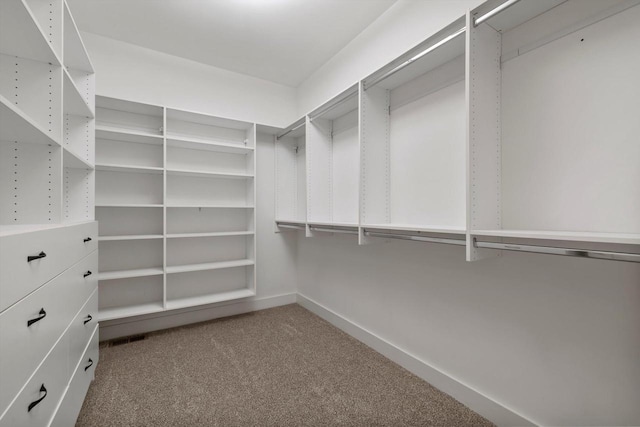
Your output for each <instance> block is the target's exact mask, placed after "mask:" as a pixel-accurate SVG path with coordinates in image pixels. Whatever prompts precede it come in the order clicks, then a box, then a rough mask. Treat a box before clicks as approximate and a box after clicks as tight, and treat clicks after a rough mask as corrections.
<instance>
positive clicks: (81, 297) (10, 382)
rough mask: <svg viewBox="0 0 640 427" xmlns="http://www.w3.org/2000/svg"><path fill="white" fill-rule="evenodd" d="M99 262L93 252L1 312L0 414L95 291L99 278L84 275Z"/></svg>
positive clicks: (95, 253) (92, 269)
mask: <svg viewBox="0 0 640 427" xmlns="http://www.w3.org/2000/svg"><path fill="white" fill-rule="evenodd" d="M97 263H98V253H97V251H94V252H92V253H91V254H90V255H89V256H87V257H85V258H83V259H82V260H81V261H80V262H78V263H77V264H75V265H74V266H73V267H71V268H69V269H68V270H66V271H65V272H64V273H62V274H60V275H59V276H57V277H56V278H55V279H53V280H51V281H49V282H48V283H46V284H45V285H44V286H42V287H40V288H39V289H38V290H36V291H35V292H33V293H31V294H30V295H29V296H27V297H26V298H24V299H22V300H21V301H19V302H18V303H16V304H14V305H13V306H11V307H10V308H9V309H7V310H5V311H4V312H2V313H0V342H2V343H4V344H6V345H3V346H2V347H0V377H1V378H2V387H0V412H1V411H3V410H4V409H5V408H6V407H7V406H8V404H9V402H10V399H12V398H13V397H14V396H15V394H16V392H17V391H18V390H19V389H20V387H22V386H23V385H24V383H25V381H26V380H27V379H28V378H29V376H30V375H31V373H33V371H34V369H35V368H36V367H37V366H38V364H39V363H40V362H41V361H42V359H43V358H44V355H45V354H46V353H47V351H49V349H50V348H51V346H52V345H53V343H54V342H56V340H57V339H58V338H59V337H60V336H61V335H62V334H63V333H64V331H65V329H66V328H67V327H68V326H69V323H70V322H71V320H72V319H73V317H74V316H75V315H76V313H77V312H78V310H80V308H81V307H82V306H83V305H84V304H85V303H86V301H87V299H88V298H89V296H90V295H91V293H92V292H93V291H95V289H96V287H97V280H96V277H97V275H95V274H90V275H89V276H86V277H85V275H86V274H88V273H89V272H92V273H93V271H96V269H97V266H98V265H97ZM80 332H81V331H80ZM82 336H84V335H81V337H82ZM85 343H86V338H85Z"/></svg>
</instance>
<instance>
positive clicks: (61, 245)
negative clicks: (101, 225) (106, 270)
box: [0, 221, 98, 312]
mask: <svg viewBox="0 0 640 427" xmlns="http://www.w3.org/2000/svg"><path fill="white" fill-rule="evenodd" d="M97 232H98V223H97V222H95V221H94V222H90V223H85V224H79V225H74V226H69V227H60V228H54V229H50V230H42V231H36V232H32V233H23V234H15V235H11V236H5V237H2V238H0V312H2V311H3V310H5V309H6V308H7V307H9V306H11V305H12V304H14V303H16V302H17V301H19V300H20V299H22V298H24V297H25V296H26V295H28V294H29V293H30V292H32V291H33V290H34V289H37V288H38V287H40V286H41V285H43V284H44V283H46V282H47V281H49V280H51V279H52V278H53V277H55V276H57V275H58V274H60V273H62V272H63V271H64V270H65V269H67V268H69V266H71V265H73V264H74V263H76V262H78V261H79V260H80V259H82V258H83V257H84V256H86V255H87V254H89V253H90V252H92V251H94V250H95V249H97V247H98V246H97V240H98V239H97ZM87 239H91V240H87ZM85 240H87V241H86V242H85ZM43 254H44V256H43ZM30 257H32V258H33V257H36V258H34V259H31V258H30ZM29 259H31V261H29Z"/></svg>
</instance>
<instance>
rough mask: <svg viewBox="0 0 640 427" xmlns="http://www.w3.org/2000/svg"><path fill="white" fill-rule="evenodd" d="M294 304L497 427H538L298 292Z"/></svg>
mask: <svg viewBox="0 0 640 427" xmlns="http://www.w3.org/2000/svg"><path fill="white" fill-rule="evenodd" d="M297 302H298V304H300V305H301V306H303V307H304V308H306V309H307V310H309V311H311V312H313V313H315V314H316V315H318V316H320V317H321V318H323V319H324V320H326V321H328V322H329V323H331V324H332V325H334V326H336V327H337V328H339V329H341V330H343V331H344V332H346V333H347V334H349V335H351V336H352V337H354V338H356V339H357V340H359V341H361V342H362V343H364V344H366V345H368V346H369V347H371V348H372V349H374V350H375V351H377V352H378V353H380V354H382V355H383V356H385V357H387V358H388V359H390V360H392V361H393V362H395V363H397V364H398V365H400V366H402V367H403V368H405V369H406V370H408V371H410V372H411V373H413V374H415V375H417V376H418V377H420V378H422V379H423V380H425V381H427V382H428V383H429V384H431V385H433V386H434V387H436V388H437V389H439V390H441V391H443V392H445V393H447V394H449V395H450V396H452V397H453V398H455V399H456V400H458V401H459V402H461V403H463V404H464V405H466V406H467V407H469V408H470V409H472V410H473V411H475V412H477V413H478V414H480V415H482V416H483V417H485V418H487V419H488V420H490V421H492V422H493V423H495V424H497V425H498V426H535V425H539V424H538V423H535V422H533V421H531V420H529V419H527V418H525V417H524V416H522V415H520V414H518V413H517V412H516V411H514V410H512V409H509V408H507V407H506V406H504V405H502V404H500V403H498V402H497V401H496V400H494V399H492V398H490V397H489V396H486V395H485V394H482V393H481V392H480V391H478V390H475V389H474V388H473V387H470V386H468V385H466V384H464V383H463V382H461V381H459V380H457V379H455V378H454V377H452V376H451V375H449V374H447V373H445V372H443V371H441V370H440V369H438V368H435V367H434V366H431V365H430V364H428V363H427V362H425V361H424V360H421V359H419V358H418V357H416V356H414V355H412V354H410V353H408V352H407V351H405V350H403V349H401V348H399V347H397V346H396V345H394V344H392V343H391V342H389V341H387V340H385V339H384V338H381V337H379V336H377V335H376V334H374V333H373V332H370V331H368V330H366V329H365V328H363V327H362V326H360V325H358V324H356V323H354V322H352V321H351V320H349V319H346V318H345V317H343V316H341V315H340V314H338V313H336V312H334V311H332V310H330V309H328V308H327V307H324V306H323V305H322V304H319V303H318V302H316V301H314V300H312V299H311V298H308V297H306V296H304V295H302V294H300V293H298V298H297Z"/></svg>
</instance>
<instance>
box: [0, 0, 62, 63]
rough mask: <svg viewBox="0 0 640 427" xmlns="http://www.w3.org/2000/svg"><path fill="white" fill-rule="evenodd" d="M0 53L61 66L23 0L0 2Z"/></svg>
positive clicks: (4, 0)
mask: <svg viewBox="0 0 640 427" xmlns="http://www.w3.org/2000/svg"><path fill="white" fill-rule="evenodd" d="M18 35H19V36H18ZM0 53H3V54H5V55H12V56H18V57H21V58H27V59H33V60H35V61H42V62H47V63H50V64H53V65H61V62H60V59H59V58H58V56H57V55H56V53H55V51H54V49H53V47H52V46H51V45H50V44H49V42H48V41H47V38H46V36H45V35H44V33H43V31H42V29H41V28H40V25H38V22H37V21H36V19H35V17H34V16H33V13H32V12H31V10H30V9H29V7H28V6H27V4H26V3H25V1H24V0H2V1H0Z"/></svg>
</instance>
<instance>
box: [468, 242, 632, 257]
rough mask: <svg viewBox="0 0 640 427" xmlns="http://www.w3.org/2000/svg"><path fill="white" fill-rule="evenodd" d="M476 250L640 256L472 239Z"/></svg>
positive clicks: (576, 255)
mask: <svg viewBox="0 0 640 427" xmlns="http://www.w3.org/2000/svg"><path fill="white" fill-rule="evenodd" d="M473 246H475V247H476V248H488V249H499V250H505V251H516V252H531V253H537V254H549V255H563V256H572V257H579V258H594V259H606V260H612V261H625V262H640V254H634V253H625V252H609V251H592V250H589V249H571V248H556V247H553V246H535V245H516V244H510V243H494V242H478V241H477V240H476V239H475V238H474V239H473Z"/></svg>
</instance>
